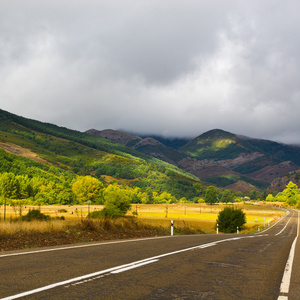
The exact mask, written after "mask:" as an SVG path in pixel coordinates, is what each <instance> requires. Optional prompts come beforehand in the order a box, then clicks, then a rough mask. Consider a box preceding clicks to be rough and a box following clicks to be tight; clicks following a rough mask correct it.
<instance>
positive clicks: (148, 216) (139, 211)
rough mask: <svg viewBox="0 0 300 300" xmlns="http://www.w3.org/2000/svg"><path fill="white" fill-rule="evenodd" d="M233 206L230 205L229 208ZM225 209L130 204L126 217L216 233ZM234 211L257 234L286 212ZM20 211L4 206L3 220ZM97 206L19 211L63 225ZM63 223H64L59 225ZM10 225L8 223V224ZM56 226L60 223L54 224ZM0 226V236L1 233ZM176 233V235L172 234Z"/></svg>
mask: <svg viewBox="0 0 300 300" xmlns="http://www.w3.org/2000/svg"><path fill="white" fill-rule="evenodd" d="M231 205H232V204H231ZM225 206H226V205H224V204H215V205H207V204H204V203H201V204H167V205H166V204H133V205H132V208H131V211H130V212H129V213H128V215H131V216H133V215H135V216H136V218H137V219H136V222H138V223H139V224H141V225H142V224H143V225H146V226H154V227H162V228H164V229H169V228H170V223H171V220H173V221H174V228H175V229H180V228H181V229H183V228H185V229H187V227H188V228H189V229H190V230H191V231H198V232H203V233H215V229H214V226H215V223H216V219H217V216H218V213H219V212H220V210H222V209H223V208H224V207H225ZM234 207H237V208H241V209H243V211H244V212H245V213H246V219H247V224H246V229H245V230H244V233H248V232H253V231H257V230H258V227H260V229H261V228H263V227H264V226H267V225H269V224H271V223H272V222H274V221H275V220H276V219H277V218H278V217H280V216H281V215H283V214H284V213H285V211H283V210H280V209H276V208H274V207H270V206H264V205H254V204H250V203H249V204H248V203H236V204H234ZM19 208H20V207H11V206H7V210H6V211H7V212H6V220H7V221H10V220H12V219H14V218H17V217H18V216H19V214H20V211H19ZM102 208H103V206H100V205H90V206H87V205H77V206H62V205H51V206H50V205H48V206H40V207H37V206H35V207H34V206H26V207H21V209H22V215H25V214H26V213H28V211H29V210H30V209H40V210H41V212H42V213H44V214H47V215H50V216H51V217H52V218H56V219H59V218H60V217H64V218H65V220H66V221H65V222H68V223H70V222H72V221H74V222H75V221H80V220H84V219H86V218H87V215H88V212H89V211H90V212H92V211H94V210H101V209H102ZM3 214H4V208H3V206H2V207H1V208H0V219H1V220H3ZM61 222H63V221H61ZM10 223H11V222H10ZM57 223H59V222H57ZM1 226H3V225H1V223H0V232H1ZM175 232H176V231H175Z"/></svg>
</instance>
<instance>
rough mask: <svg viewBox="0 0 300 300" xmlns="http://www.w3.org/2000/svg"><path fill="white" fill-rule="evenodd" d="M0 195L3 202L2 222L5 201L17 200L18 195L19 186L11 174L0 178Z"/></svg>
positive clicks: (5, 174)
mask: <svg viewBox="0 0 300 300" xmlns="http://www.w3.org/2000/svg"><path fill="white" fill-rule="evenodd" d="M0 193H1V196H2V197H3V200H4V203H3V204H4V221H5V219H6V201H7V199H17V196H18V195H19V193H20V185H19V182H18V180H17V179H16V176H15V174H13V173H4V174H2V175H1V177H0Z"/></svg>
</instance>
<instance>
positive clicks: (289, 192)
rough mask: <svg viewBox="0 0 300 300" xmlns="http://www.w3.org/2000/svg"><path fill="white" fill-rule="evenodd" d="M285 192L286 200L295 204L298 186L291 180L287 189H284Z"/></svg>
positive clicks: (290, 203)
mask: <svg viewBox="0 0 300 300" xmlns="http://www.w3.org/2000/svg"><path fill="white" fill-rule="evenodd" d="M283 194H285V196H286V202H287V203H288V204H289V205H295V204H296V203H297V194H298V187H297V185H296V184H295V183H293V182H292V181H290V182H289V183H288V185H287V186H286V189H285V190H283Z"/></svg>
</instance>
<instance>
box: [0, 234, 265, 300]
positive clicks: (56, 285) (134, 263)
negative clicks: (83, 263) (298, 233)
mask: <svg viewBox="0 0 300 300" xmlns="http://www.w3.org/2000/svg"><path fill="white" fill-rule="evenodd" d="M262 236H263V235H257V236H242V237H238V238H236V237H235V238H229V239H225V240H220V241H216V242H213V243H208V244H203V245H198V246H194V247H190V248H186V249H181V250H177V251H173V252H169V253H164V254H160V255H157V256H153V257H150V258H146V259H143V260H139V261H136V262H132V263H129V264H125V265H121V266H117V267H113V268H109V269H106V270H102V271H99V272H95V273H91V274H86V275H83V276H79V277H76V278H72V279H69V280H65V281H61V282H57V283H54V284H50V285H47V286H44V287H40V288H37V289H34V290H31V291H27V292H24V293H20V294H16V295H13V296H9V297H6V298H2V299H1V300H12V299H17V298H20V297H25V296H28V295H32V294H36V293H39V292H43V291H46V290H50V289H53V288H56V287H59V286H63V285H67V284H70V283H73V282H76V281H81V280H84V279H88V278H91V277H95V276H99V275H101V274H105V273H111V272H113V271H116V270H119V269H124V268H126V267H130V266H133V265H137V264H141V263H144V262H149V261H153V260H158V259H159V258H162V257H166V256H170V255H174V254H178V253H182V252H186V251H191V250H195V249H201V248H206V247H212V246H215V245H216V244H218V243H223V242H229V241H234V240H240V239H244V238H253V237H262Z"/></svg>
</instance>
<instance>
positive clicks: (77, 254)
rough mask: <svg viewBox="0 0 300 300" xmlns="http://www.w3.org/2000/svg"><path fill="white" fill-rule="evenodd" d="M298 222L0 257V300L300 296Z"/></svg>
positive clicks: (291, 215) (290, 218)
mask: <svg viewBox="0 0 300 300" xmlns="http://www.w3.org/2000/svg"><path fill="white" fill-rule="evenodd" d="M298 219H299V216H298V212H295V211H290V212H288V214H287V215H286V216H285V217H284V218H282V219H281V220H280V221H279V222H278V223H276V224H275V225H274V226H272V227H270V228H268V229H267V230H266V231H264V232H261V233H259V234H253V235H242V234H226V235H225V234H218V235H217V234H215V235H190V236H170V237H157V238H145V239H137V240H126V241H114V242H106V243H96V244H85V245H73V246H65V247H56V248H43V249H34V250H26V251H13V252H3V253H1V255H0V298H1V299H73V300H74V299H264V300H265V299H289V300H290V299H300V282H299V280H298V278H300V245H298V244H297V243H296V242H297V235H298V223H299V221H298ZM293 245H294V246H293ZM293 248H294V251H293ZM298 266H299V267H298ZM291 267H292V268H291ZM282 280H283V281H284V282H282Z"/></svg>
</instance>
